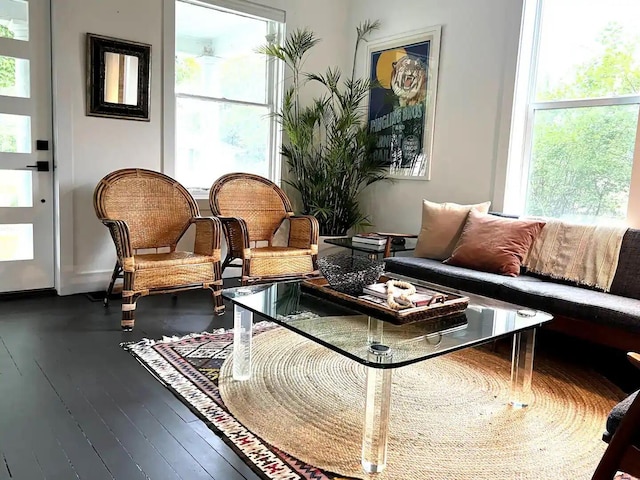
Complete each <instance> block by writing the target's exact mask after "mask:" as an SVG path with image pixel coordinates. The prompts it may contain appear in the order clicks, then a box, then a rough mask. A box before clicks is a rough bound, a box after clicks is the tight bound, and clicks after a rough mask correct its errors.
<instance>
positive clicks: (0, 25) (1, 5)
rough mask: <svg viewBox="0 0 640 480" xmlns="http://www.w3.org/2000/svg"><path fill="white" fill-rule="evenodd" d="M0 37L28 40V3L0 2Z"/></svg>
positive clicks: (8, 0)
mask: <svg viewBox="0 0 640 480" xmlns="http://www.w3.org/2000/svg"><path fill="white" fill-rule="evenodd" d="M0 37H4V38H13V39H15V40H29V3H28V2H25V1H23V0H0Z"/></svg>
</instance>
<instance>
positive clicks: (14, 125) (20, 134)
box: [0, 113, 31, 153]
mask: <svg viewBox="0 0 640 480" xmlns="http://www.w3.org/2000/svg"><path fill="white" fill-rule="evenodd" d="M0 152H9V153H12V152H13V153H31V117H28V116H26V115H10V114H7V113H0Z"/></svg>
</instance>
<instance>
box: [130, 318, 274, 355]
mask: <svg viewBox="0 0 640 480" xmlns="http://www.w3.org/2000/svg"><path fill="white" fill-rule="evenodd" d="M271 323H273V322H268V321H266V320H264V321H261V322H258V323H254V324H253V328H256V327H264V326H267V325H270V324H271ZM227 332H233V328H229V329H225V328H216V329H215V330H212V331H210V332H206V331H205V332H200V333H189V334H187V335H183V336H181V337H179V336H177V335H173V336H171V337H168V336H166V335H163V336H162V339H160V340H154V339H152V338H143V339H142V340H139V341H137V342H121V343H120V346H121V347H122V348H124V349H125V350H131V349H132V348H135V347H153V346H154V345H159V344H162V343H171V342H179V341H180V340H187V339H189V338H198V337H203V336H205V335H220V334H222V333H227Z"/></svg>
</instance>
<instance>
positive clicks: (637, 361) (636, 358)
mask: <svg viewBox="0 0 640 480" xmlns="http://www.w3.org/2000/svg"><path fill="white" fill-rule="evenodd" d="M627 359H628V360H629V361H630V362H631V365H633V366H634V367H636V368H640V354H638V353H636V352H628V353H627Z"/></svg>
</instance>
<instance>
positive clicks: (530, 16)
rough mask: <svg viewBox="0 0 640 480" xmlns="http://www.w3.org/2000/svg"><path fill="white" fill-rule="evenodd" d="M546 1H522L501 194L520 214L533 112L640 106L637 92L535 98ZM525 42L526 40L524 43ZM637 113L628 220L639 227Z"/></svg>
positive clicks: (507, 205) (639, 139)
mask: <svg viewBox="0 0 640 480" xmlns="http://www.w3.org/2000/svg"><path fill="white" fill-rule="evenodd" d="M544 2H545V0H525V5H524V9H523V22H522V33H521V38H520V42H521V48H520V54H519V59H518V67H517V73H516V89H515V95H514V102H513V115H512V123H511V136H510V140H509V152H508V161H507V176H506V184H505V194H504V206H505V208H504V209H503V210H504V211H505V212H508V213H514V214H517V215H522V214H523V213H524V209H525V202H526V191H527V189H528V182H529V168H530V163H531V162H530V159H531V148H532V145H533V139H532V134H533V121H534V119H535V115H536V112H538V111H544V110H557V109H569V108H584V107H606V106H616V105H640V95H623V96H616V97H602V98H589V99H571V100H552V101H546V102H536V101H535V94H536V92H535V82H536V78H537V74H538V50H539V46H540V34H539V32H540V23H541V21H542V10H543V4H544ZM524 42H526V43H524ZM639 142H640V116H639V117H638V126H637V135H636V144H635V153H634V157H633V169H632V175H631V184H630V188H629V203H628V213H627V223H628V224H629V225H630V226H635V227H640V207H637V208H636V207H634V205H636V204H638V203H640V144H639Z"/></svg>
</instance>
